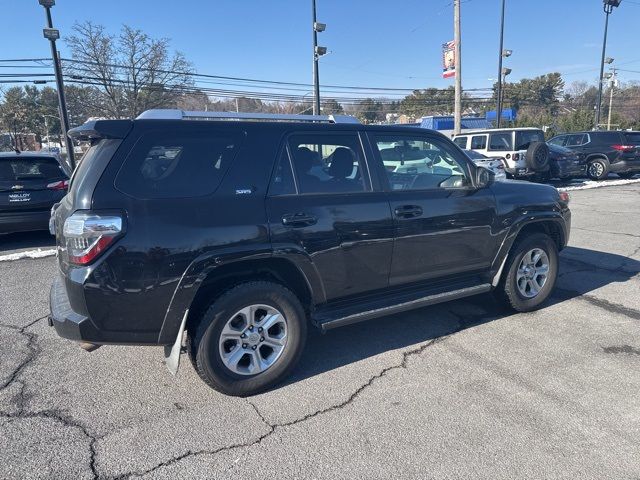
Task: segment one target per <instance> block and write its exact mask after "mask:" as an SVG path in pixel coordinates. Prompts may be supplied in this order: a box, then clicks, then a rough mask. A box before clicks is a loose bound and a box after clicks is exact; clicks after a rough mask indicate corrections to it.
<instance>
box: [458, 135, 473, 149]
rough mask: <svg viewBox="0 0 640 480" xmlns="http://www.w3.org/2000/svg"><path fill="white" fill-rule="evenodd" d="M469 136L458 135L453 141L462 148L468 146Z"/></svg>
mask: <svg viewBox="0 0 640 480" xmlns="http://www.w3.org/2000/svg"><path fill="white" fill-rule="evenodd" d="M467 138H469V137H458V138H456V139H455V140H454V141H453V143H455V144H456V145H458V146H459V147H460V148H467ZM471 148H473V147H471Z"/></svg>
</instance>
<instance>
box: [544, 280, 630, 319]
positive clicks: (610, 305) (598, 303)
mask: <svg viewBox="0 0 640 480" xmlns="http://www.w3.org/2000/svg"><path fill="white" fill-rule="evenodd" d="M556 292H558V293H560V294H562V295H564V296H566V297H569V298H577V299H579V300H583V301H585V302H588V303H590V304H591V305H593V306H595V307H598V308H602V309H604V310H606V311H607V312H612V313H617V314H620V315H623V316H625V317H628V318H632V319H634V320H640V310H636V309H635V308H630V307H627V306H625V305H621V304H619V303H614V302H610V301H609V300H605V299H603V298H598V297H594V296H593V295H588V294H586V293H580V292H577V291H575V290H569V289H566V288H558V287H556Z"/></svg>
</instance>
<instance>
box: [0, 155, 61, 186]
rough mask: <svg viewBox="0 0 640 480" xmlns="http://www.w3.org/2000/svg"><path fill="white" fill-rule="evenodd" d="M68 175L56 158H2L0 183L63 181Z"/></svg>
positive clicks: (0, 161)
mask: <svg viewBox="0 0 640 480" xmlns="http://www.w3.org/2000/svg"><path fill="white" fill-rule="evenodd" d="M63 178H67V175H66V174H65V173H64V171H63V170H62V167H60V164H59V163H58V161H57V160H56V159H55V158H51V157H22V158H21V157H17V156H16V157H10V158H0V181H2V182H24V181H29V180H39V181H49V180H61V179H63Z"/></svg>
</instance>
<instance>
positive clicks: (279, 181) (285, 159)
mask: <svg viewBox="0 0 640 480" xmlns="http://www.w3.org/2000/svg"><path fill="white" fill-rule="evenodd" d="M292 193H296V186H295V183H294V182H293V173H292V172H291V162H290V160H289V154H288V152H287V149H286V148H285V149H283V150H282V153H281V154H280V158H279V159H278V163H277V165H276V169H275V171H274V172H273V177H272V178H271V185H270V186H269V194H270V195H288V194H292Z"/></svg>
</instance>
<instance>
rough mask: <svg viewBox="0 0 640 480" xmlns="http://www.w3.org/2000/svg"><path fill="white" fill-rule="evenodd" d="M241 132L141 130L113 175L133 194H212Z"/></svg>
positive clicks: (159, 196) (231, 160)
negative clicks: (116, 172) (144, 131)
mask: <svg viewBox="0 0 640 480" xmlns="http://www.w3.org/2000/svg"><path fill="white" fill-rule="evenodd" d="M242 138H243V135H242V133H241V132H238V131H234V132H230V131H223V130H206V131H194V132H189V133H186V132H185V133H171V132H165V131H157V132H149V133H146V134H143V135H142V137H141V138H140V139H139V140H138V142H137V143H136V145H135V146H134V147H133V149H132V150H131V152H130V153H129V155H128V156H127V158H126V160H125V162H124V164H123V165H122V167H121V168H120V171H119V172H118V175H117V177H116V181H115V186H116V188H117V189H118V190H120V191H122V192H124V193H126V194H128V195H131V196H133V197H136V198H144V199H153V198H187V197H200V196H205V195H209V194H212V193H213V192H215V190H216V189H217V188H218V187H219V186H220V183H221V182H222V179H223V177H224V175H225V173H226V172H227V170H229V167H230V166H231V163H232V162H233V161H234V159H235V156H236V154H237V152H238V149H239V146H240V143H241V141H242Z"/></svg>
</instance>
